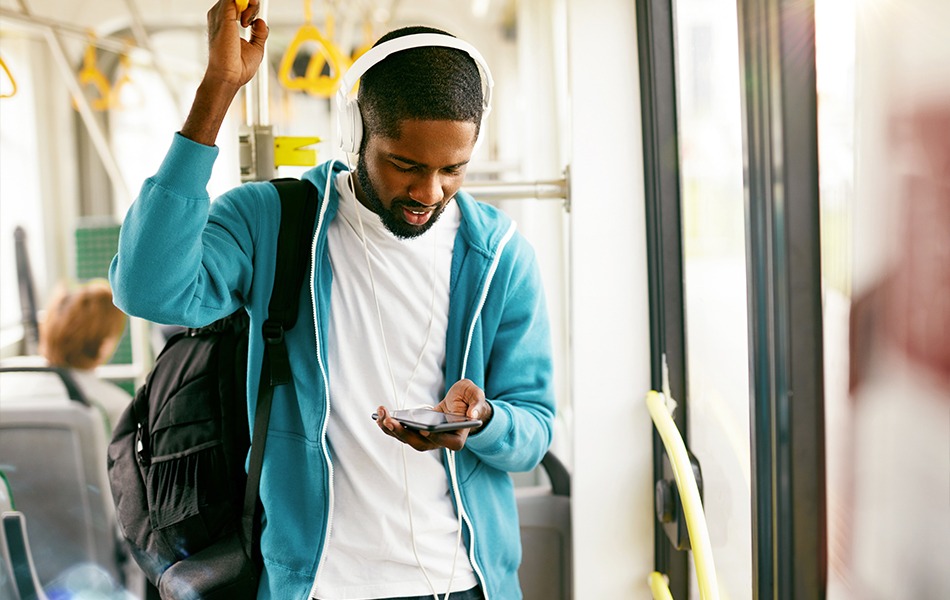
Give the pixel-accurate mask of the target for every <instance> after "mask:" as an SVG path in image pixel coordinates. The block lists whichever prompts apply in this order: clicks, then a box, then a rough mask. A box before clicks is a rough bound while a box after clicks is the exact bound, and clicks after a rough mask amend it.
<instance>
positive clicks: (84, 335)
mask: <svg viewBox="0 0 950 600" xmlns="http://www.w3.org/2000/svg"><path fill="white" fill-rule="evenodd" d="M124 329H125V313H123V312H122V311H121V310H119V309H118V308H116V306H115V305H114V304H113V303H112V289H111V288H110V287H109V284H108V283H106V282H105V281H93V282H90V283H87V284H85V285H82V286H79V287H77V288H73V289H70V288H69V287H67V286H65V285H61V286H59V288H58V289H57V291H56V292H55V293H54V294H53V297H52V299H51V300H50V302H49V304H48V305H47V307H46V316H45V318H44V319H43V322H42V323H41V324H40V348H39V350H40V354H42V355H43V356H45V357H46V360H47V361H49V363H50V364H51V365H53V366H57V367H71V368H74V369H92V368H93V367H95V366H97V365H98V364H99V362H100V361H101V360H102V358H103V356H102V355H103V352H102V351H103V344H104V343H105V342H107V341H110V342H111V343H113V344H114V343H116V342H117V341H118V339H119V337H120V336H121V335H122V331H123V330H124ZM110 350H111V349H110Z"/></svg>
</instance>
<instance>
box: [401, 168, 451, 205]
mask: <svg viewBox="0 0 950 600" xmlns="http://www.w3.org/2000/svg"><path fill="white" fill-rule="evenodd" d="M409 198H411V199H412V200H415V201H416V202H419V203H420V204H425V205H427V206H431V205H433V204H438V203H439V202H442V199H443V198H445V194H444V193H443V191H442V178H441V177H439V174H438V173H427V174H423V175H420V176H419V177H417V178H416V179H415V180H414V181H413V182H412V185H411V186H410V187H409Z"/></svg>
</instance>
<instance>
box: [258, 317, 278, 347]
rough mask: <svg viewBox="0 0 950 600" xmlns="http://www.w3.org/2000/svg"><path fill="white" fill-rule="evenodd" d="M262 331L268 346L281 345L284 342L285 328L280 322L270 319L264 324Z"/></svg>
mask: <svg viewBox="0 0 950 600" xmlns="http://www.w3.org/2000/svg"><path fill="white" fill-rule="evenodd" d="M261 331H262V333H263V334H264V341H265V342H267V343H268V344H281V343H283V341H284V328H283V326H282V325H281V324H280V323H278V322H275V321H271V320H270V319H268V320H267V321H265V322H264V326H263V327H262V328H261Z"/></svg>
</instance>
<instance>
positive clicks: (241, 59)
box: [181, 0, 268, 146]
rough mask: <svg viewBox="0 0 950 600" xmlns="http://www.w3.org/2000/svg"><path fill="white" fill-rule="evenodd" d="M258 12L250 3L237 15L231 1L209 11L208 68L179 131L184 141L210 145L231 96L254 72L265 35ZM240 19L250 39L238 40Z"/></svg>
mask: <svg viewBox="0 0 950 600" xmlns="http://www.w3.org/2000/svg"><path fill="white" fill-rule="evenodd" d="M259 10H260V0H250V2H248V5H247V8H246V9H244V11H243V12H241V13H240V15H239V14H238V7H237V4H236V3H235V2H234V0H219V1H218V3H217V4H215V5H214V6H212V7H211V10H209V11H208V67H207V69H206V70H205V74H204V78H203V79H202V80H201V84H200V85H199V86H198V90H197V92H196V93H195V100H194V102H193V103H192V105H191V111H190V112H189V114H188V118H187V119H186V120H185V124H184V125H183V126H182V128H181V134H182V135H183V136H185V137H186V138H188V139H190V140H192V141H195V142H198V143H199V144H204V145H206V146H213V145H214V142H215V139H216V138H217V136H218V130H219V129H220V128H221V123H223V122H224V117H225V116H226V115H227V113H228V108H229V107H230V106H231V102H232V101H233V100H234V96H235V95H237V93H238V90H240V89H241V86H243V85H244V84H246V83H247V82H248V81H250V80H251V78H252V77H253V76H254V73H256V72H257V68H258V67H259V66H260V64H261V60H262V59H263V57H264V42H265V40H267V33H268V29H267V24H266V23H264V21H263V20H262V19H258V18H257V13H258V11H259ZM239 20H240V24H241V26H243V27H248V26H250V28H251V35H250V39H249V40H245V39H243V38H241V32H240V30H239V28H238V22H239Z"/></svg>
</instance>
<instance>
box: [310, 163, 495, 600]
mask: <svg viewBox="0 0 950 600" xmlns="http://www.w3.org/2000/svg"><path fill="white" fill-rule="evenodd" d="M335 184H336V187H337V189H338V190H339V191H340V196H341V198H340V207H339V212H338V214H337V217H336V219H334V220H333V222H332V223H331V224H330V227H329V230H328V244H329V253H330V263H331V265H332V268H333V285H332V292H331V303H330V324H329V332H328V333H329V342H328V343H329V350H328V352H327V363H328V368H329V375H330V404H331V409H330V420H329V426H328V429H327V436H328V440H329V445H330V453H331V457H332V459H333V481H332V486H333V505H332V506H333V514H332V515H331V522H330V538H329V542H328V544H327V547H326V548H325V550H324V555H323V559H322V562H321V565H320V568H319V570H318V572H317V583H316V587H315V590H314V591H315V593H316V595H317V597H319V598H321V599H326V600H341V599H360V598H381V597H386V596H416V595H425V594H431V593H432V590H431V589H430V587H429V584H428V583H427V582H426V579H425V576H424V575H423V571H422V569H420V567H419V563H421V565H422V567H424V568H425V571H426V573H427V574H428V576H429V579H430V580H431V581H432V585H433V586H434V588H435V591H436V592H437V593H439V594H444V593H445V592H446V591H460V590H466V589H469V588H471V587H474V586H475V585H476V584H477V583H478V582H477V580H476V578H475V575H474V573H473V571H472V567H471V565H470V563H469V561H468V556H467V553H466V551H465V548H464V546H463V545H462V544H461V542H460V539H459V537H458V531H459V522H458V517H457V516H456V514H455V511H454V509H453V503H452V498H451V491H450V487H449V482H448V478H447V476H446V473H445V469H444V467H443V464H442V453H441V451H433V452H417V451H416V450H413V449H412V448H410V447H408V446H406V445H404V444H402V443H401V442H399V441H397V440H396V439H394V438H391V437H389V436H387V435H386V434H384V433H383V432H382V431H380V430H379V429H378V427H377V425H376V422H375V421H374V420H373V419H372V414H373V413H374V412H375V411H376V407H377V406H379V405H384V406H386V407H388V408H389V409H395V408H397V407H412V406H419V405H434V404H437V403H438V402H439V401H440V400H441V399H442V397H443V395H444V393H445V387H446V386H445V381H444V377H443V365H444V363H445V335H446V327H447V324H448V309H449V275H450V269H451V261H452V248H453V246H454V243H455V234H456V232H457V231H458V226H459V222H460V220H461V215H460V213H459V209H458V205H457V204H456V203H455V202H452V203H450V204H449V205H448V206H447V207H446V209H445V211H444V212H443V214H442V216H441V218H440V219H439V221H438V222H437V223H436V224H435V225H433V227H432V228H431V229H430V230H429V231H427V232H426V233H425V234H423V235H421V236H419V237H417V238H414V239H409V240H403V239H399V238H396V237H395V236H394V235H392V234H391V233H390V232H389V231H388V230H387V229H386V228H385V227H384V225H383V224H382V222H381V221H380V219H379V217H378V216H377V215H376V214H375V213H373V212H371V211H370V210H368V209H367V208H365V207H364V206H363V205H362V204H360V203H359V201H358V200H357V199H356V196H355V195H354V193H353V190H352V185H351V183H350V175H349V173H343V174H340V175H339V176H337V179H336V181H335ZM360 219H361V220H362V225H363V227H362V232H361V229H360ZM364 232H365V237H366V251H364V247H363V243H362V239H363V233H364ZM367 252H368V254H369V258H370V261H371V265H372V271H371V273H372V276H371V275H370V270H369V268H368V267H367V259H366V253H367ZM373 284H375V293H374V289H373V288H374V285H373ZM375 298H378V301H379V313H381V317H380V314H378V313H377V303H376V301H375ZM380 322H382V328H383V331H384V332H385V343H384V338H383V335H382V334H381V331H380V330H381V327H380ZM387 350H388V352H387ZM387 355H388V360H387ZM417 363H418V364H417ZM390 364H391V366H392V377H391V376H390ZM392 380H395V388H396V390H397V391H396V398H394V397H393V395H394V394H393V383H392ZM407 390H408V391H407ZM404 457H405V468H404ZM407 481H408V483H409V485H408V492H409V502H410V505H411V508H412V511H411V514H412V525H410V516H409V510H408V508H407V504H406V497H407V485H406V482H407ZM413 540H414V542H415V547H416V549H417V551H418V556H419V560H418V562H417V560H416V557H415V554H414V552H413ZM456 553H457V557H456ZM454 559H457V564H456V566H455V574H454V576H452V569H453V560H454ZM450 578H451V587H450V586H449V580H450Z"/></svg>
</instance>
